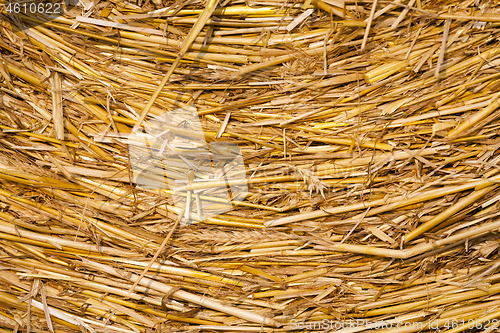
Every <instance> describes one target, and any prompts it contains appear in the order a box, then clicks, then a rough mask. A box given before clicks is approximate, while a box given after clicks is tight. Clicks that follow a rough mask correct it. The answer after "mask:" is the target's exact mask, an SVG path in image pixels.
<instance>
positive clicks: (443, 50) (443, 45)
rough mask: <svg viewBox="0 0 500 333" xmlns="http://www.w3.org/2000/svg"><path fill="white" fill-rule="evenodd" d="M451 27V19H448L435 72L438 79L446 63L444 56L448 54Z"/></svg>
mask: <svg viewBox="0 0 500 333" xmlns="http://www.w3.org/2000/svg"><path fill="white" fill-rule="evenodd" d="M450 26H451V19H447V20H446V23H445V26H444V31H443V40H442V41H441V50H440V51H439V58H438V62H437V65H436V70H435V72H434V76H435V77H436V78H438V77H439V71H440V70H441V64H442V63H443V61H444V55H445V53H446V42H447V41H448V34H449V32H450Z"/></svg>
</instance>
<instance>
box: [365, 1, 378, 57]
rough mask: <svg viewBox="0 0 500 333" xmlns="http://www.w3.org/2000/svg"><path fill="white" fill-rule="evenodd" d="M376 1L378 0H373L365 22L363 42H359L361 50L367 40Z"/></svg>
mask: <svg viewBox="0 0 500 333" xmlns="http://www.w3.org/2000/svg"><path fill="white" fill-rule="evenodd" d="M377 1H378V0H373V4H372V10H371V11H370V17H369V18H368V22H366V30H365V35H364V36H363V42H362V43H361V51H363V50H364V49H365V46H366V41H367V40H368V35H369V34H370V28H371V25H372V21H373V17H374V16H375V9H377Z"/></svg>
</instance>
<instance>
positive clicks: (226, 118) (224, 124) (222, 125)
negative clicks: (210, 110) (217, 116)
mask: <svg viewBox="0 0 500 333" xmlns="http://www.w3.org/2000/svg"><path fill="white" fill-rule="evenodd" d="M230 118H231V112H230V111H228V112H227V113H226V116H225V117H224V121H223V122H222V124H221V125H220V128H219V131H217V135H216V136H215V138H216V139H219V138H220V137H221V136H222V134H224V131H225V130H226V127H227V124H228V123H229V119H230Z"/></svg>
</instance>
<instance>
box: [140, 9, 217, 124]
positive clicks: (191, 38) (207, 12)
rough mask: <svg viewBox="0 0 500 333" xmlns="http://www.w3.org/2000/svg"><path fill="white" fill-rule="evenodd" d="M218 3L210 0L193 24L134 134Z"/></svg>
mask: <svg viewBox="0 0 500 333" xmlns="http://www.w3.org/2000/svg"><path fill="white" fill-rule="evenodd" d="M218 3H219V0H210V1H209V2H208V3H207V4H206V5H205V8H204V9H203V12H202V13H201V14H200V16H199V17H198V20H197V21H196V23H195V24H194V26H193V28H192V29H191V31H190V32H189V34H188V35H187V37H186V39H185V40H184V43H182V46H181V49H180V50H179V54H178V55H177V58H176V59H175V61H174V63H173V64H172V66H170V68H169V69H168V72H167V74H165V76H164V77H163V80H162V81H161V82H160V84H159V85H158V87H157V88H156V90H155V92H154V93H153V96H151V98H150V99H149V101H148V103H147V104H146V106H145V107H144V109H143V110H142V111H141V114H140V117H139V119H138V120H137V123H136V124H135V126H134V128H133V130H132V131H133V132H136V131H137V130H138V129H139V127H140V126H141V125H142V122H143V121H144V119H145V118H146V115H147V114H148V112H149V110H150V109H151V107H152V106H153V104H154V103H155V102H156V99H157V98H158V96H159V95H160V92H161V91H162V89H163V87H164V86H165V84H167V82H168V80H169V79H170V76H171V75H172V73H173V72H174V70H175V69H176V67H177V65H178V64H179V63H180V61H181V59H182V58H183V57H184V54H185V53H186V52H187V50H188V49H189V47H190V46H191V44H193V42H194V40H195V39H196V37H198V35H199V33H200V31H201V29H203V27H204V26H205V23H206V22H207V20H208V19H209V18H210V16H211V15H212V13H213V11H214V10H215V8H216V7H217V5H218Z"/></svg>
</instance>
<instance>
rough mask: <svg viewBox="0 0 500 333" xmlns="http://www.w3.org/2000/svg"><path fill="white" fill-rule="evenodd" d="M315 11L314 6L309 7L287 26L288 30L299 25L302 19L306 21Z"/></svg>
mask: <svg viewBox="0 0 500 333" xmlns="http://www.w3.org/2000/svg"><path fill="white" fill-rule="evenodd" d="M313 12H314V9H313V8H309V9H308V10H306V11H305V12H303V13H302V14H300V15H299V16H297V17H296V18H295V20H293V21H292V22H290V24H289V25H287V26H286V30H288V31H289V32H290V31H292V30H293V29H294V28H295V27H296V26H298V25H299V24H300V23H302V21H304V20H305V19H306V18H307V17H308V16H309V15H311V14H312V13H313Z"/></svg>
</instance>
